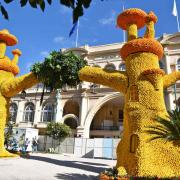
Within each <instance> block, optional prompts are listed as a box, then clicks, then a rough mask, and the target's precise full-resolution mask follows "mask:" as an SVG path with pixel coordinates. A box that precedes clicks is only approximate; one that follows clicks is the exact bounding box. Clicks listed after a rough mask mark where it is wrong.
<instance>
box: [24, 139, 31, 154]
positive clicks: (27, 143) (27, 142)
mask: <svg viewBox="0 0 180 180" xmlns="http://www.w3.org/2000/svg"><path fill="white" fill-rule="evenodd" d="M29 143H30V142H29V139H28V138H26V140H25V143H24V146H25V151H27V148H28V145H29Z"/></svg>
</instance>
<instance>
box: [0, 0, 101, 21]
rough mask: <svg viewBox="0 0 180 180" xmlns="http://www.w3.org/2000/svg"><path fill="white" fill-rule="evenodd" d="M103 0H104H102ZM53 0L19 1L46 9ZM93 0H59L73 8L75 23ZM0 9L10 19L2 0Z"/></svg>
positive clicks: (12, 0)
mask: <svg viewBox="0 0 180 180" xmlns="http://www.w3.org/2000/svg"><path fill="white" fill-rule="evenodd" d="M14 1H17V0H4V2H5V3H6V4H9V3H12V2H14ZM101 1H103V0H101ZM52 2H53V0H20V1H19V3H20V5H21V7H24V6H26V5H27V4H30V6H31V7H32V8H38V7H40V9H41V10H42V11H44V10H45V7H46V5H47V4H48V5H51V4H52ZM91 2H92V0H59V3H60V4H61V5H63V6H66V7H67V8H71V9H72V12H73V13H72V18H73V23H76V22H77V21H78V19H79V17H80V16H83V14H84V9H87V8H89V7H90V5H91ZM0 11H1V13H2V15H3V16H4V18H5V19H8V18H9V17H8V12H7V11H6V9H5V8H4V6H3V5H2V1H0Z"/></svg>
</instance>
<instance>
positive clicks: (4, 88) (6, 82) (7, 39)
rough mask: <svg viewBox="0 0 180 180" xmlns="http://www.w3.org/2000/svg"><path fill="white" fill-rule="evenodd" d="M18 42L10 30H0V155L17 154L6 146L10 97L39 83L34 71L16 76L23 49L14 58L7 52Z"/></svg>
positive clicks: (10, 155)
mask: <svg viewBox="0 0 180 180" xmlns="http://www.w3.org/2000/svg"><path fill="white" fill-rule="evenodd" d="M17 42H18V40H17V38H16V37H15V36H14V35H12V34H10V33H9V32H8V30H2V31H0V157H14V156H16V155H15V154H12V153H9V152H8V151H6V150H5V148H4V128H5V124H6V120H7V119H8V111H9V101H10V98H11V97H12V96H14V95H16V94H17V93H18V92H20V91H22V90H25V89H28V88H30V87H31V86H33V85H35V84H36V83H38V80H37V78H36V76H35V75H34V74H33V73H29V74H26V75H23V76H20V77H15V76H16V75H17V74H18V73H19V67H18V66H17V63H18V59H19V56H20V55H21V51H20V50H18V49H15V50H13V51H12V53H13V55H14V57H13V59H12V60H10V59H9V58H8V57H7V56H5V52H6V47H7V46H13V45H15V44H17Z"/></svg>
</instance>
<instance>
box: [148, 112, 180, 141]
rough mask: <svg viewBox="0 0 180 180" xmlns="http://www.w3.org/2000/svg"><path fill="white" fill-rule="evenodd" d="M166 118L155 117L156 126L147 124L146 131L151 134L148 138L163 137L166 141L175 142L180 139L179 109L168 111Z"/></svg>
mask: <svg viewBox="0 0 180 180" xmlns="http://www.w3.org/2000/svg"><path fill="white" fill-rule="evenodd" d="M168 114H169V117H168V119H166V118H162V117H157V118H155V121H157V123H158V124H157V125H156V126H148V127H147V128H148V129H147V130H146V132H147V133H149V134H152V135H153V137H152V138H151V139H150V140H155V139H164V140H166V141H173V142H177V141H179V140H180V110H178V109H176V110H173V111H172V112H168Z"/></svg>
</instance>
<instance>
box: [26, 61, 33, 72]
mask: <svg viewBox="0 0 180 180" xmlns="http://www.w3.org/2000/svg"><path fill="white" fill-rule="evenodd" d="M32 65H33V63H32V62H28V63H27V64H26V66H25V68H26V70H27V71H30V68H31V66H32Z"/></svg>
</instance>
